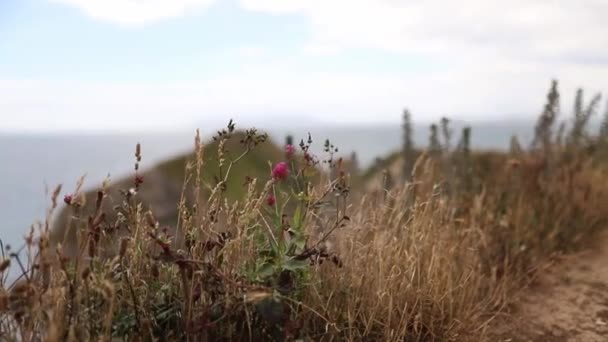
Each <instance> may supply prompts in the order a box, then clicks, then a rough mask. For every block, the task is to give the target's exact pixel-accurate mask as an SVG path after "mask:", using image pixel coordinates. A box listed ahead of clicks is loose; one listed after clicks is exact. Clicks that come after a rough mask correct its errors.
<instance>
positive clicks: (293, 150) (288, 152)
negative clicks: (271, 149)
mask: <svg viewBox="0 0 608 342" xmlns="http://www.w3.org/2000/svg"><path fill="white" fill-rule="evenodd" d="M295 153H296V148H295V147H294V146H293V145H292V144H287V145H286V146H285V155H286V156H287V159H290V158H291V157H293V155H294V154H295Z"/></svg>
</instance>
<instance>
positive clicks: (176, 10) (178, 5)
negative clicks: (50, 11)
mask: <svg viewBox="0 0 608 342" xmlns="http://www.w3.org/2000/svg"><path fill="white" fill-rule="evenodd" d="M51 2H55V3H59V4H64V5H68V6H72V7H75V8H78V9H79V10H81V11H83V12H84V13H85V14H86V15H88V16H90V17H92V18H95V19H99V20H103V21H108V22H112V23H116V24H119V25H123V26H142V25H145V24H147V23H150V22H155V21H159V20H163V19H169V18H174V17H179V16H183V15H186V14H187V13H188V12H189V11H191V10H195V9H206V8H208V7H209V6H211V5H212V4H213V3H215V0H51Z"/></svg>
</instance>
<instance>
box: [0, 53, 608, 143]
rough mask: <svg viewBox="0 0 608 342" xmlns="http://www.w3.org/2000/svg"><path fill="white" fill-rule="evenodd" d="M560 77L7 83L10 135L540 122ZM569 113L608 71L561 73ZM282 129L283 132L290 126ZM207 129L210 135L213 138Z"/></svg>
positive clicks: (604, 83)
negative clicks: (404, 117) (406, 114)
mask: <svg viewBox="0 0 608 342" xmlns="http://www.w3.org/2000/svg"><path fill="white" fill-rule="evenodd" d="M554 76H555V75H553V70H551V67H547V66H544V65H542V64H538V65H525V64H520V65H518V64H497V65H496V64H479V65H477V67H476V68H471V69H457V70H450V71H437V72H431V73H424V74H419V73H416V74H413V75H407V74H394V75H390V76H382V75H379V74H374V73H371V72H370V73H340V72H331V73H319V72H300V71H298V70H288V69H287V70H285V69H283V68H278V69H277V68H276V66H275V65H268V66H266V67H264V66H258V67H255V68H253V67H252V68H251V69H250V70H248V71H245V72H243V71H240V72H239V73H238V74H237V73H235V74H233V75H225V76H223V77H221V78H217V79H212V80H207V81H196V82H179V83H167V82H158V83H124V82H119V81H117V82H107V83H88V82H76V81H73V82H58V81H10V80H9V81H0V93H2V94H3V96H2V97H0V112H2V113H7V115H9V116H10V118H11V120H2V121H0V130H30V131H49V130H54V129H78V130H131V129H172V128H186V127H193V126H196V125H199V126H204V127H210V126H213V127H215V126H217V125H220V124H222V123H224V121H226V120H227V119H228V118H229V117H234V118H235V119H237V120H238V121H239V122H247V123H254V124H256V125H259V126H262V127H267V126H269V125H274V124H281V125H285V124H292V123H293V121H294V119H296V118H297V119H300V118H301V117H303V116H306V117H307V118H309V119H307V122H306V123H312V122H314V121H324V122H334V123H378V122H399V120H400V112H401V110H402V108H403V107H404V106H407V107H409V108H410V109H411V110H412V111H413V113H414V115H415V118H416V120H417V121H429V120H435V119H438V118H439V117H441V116H444V115H447V116H450V117H452V118H455V119H463V120H469V121H475V120H482V119H485V120H493V119H499V118H505V116H507V115H513V114H515V115H518V116H519V117H520V118H522V117H523V118H526V117H527V118H534V117H535V116H536V115H537V114H538V113H539V112H540V110H541V108H542V105H543V103H544V101H545V94H546V91H547V89H548V86H549V80H550V79H551V78H552V77H554ZM560 84H561V85H560V89H561V92H562V95H563V98H564V102H563V108H564V111H565V113H567V114H569V109H570V108H571V107H570V106H571V103H572V97H573V95H574V91H575V88H576V87H579V86H584V87H585V89H586V90H587V91H588V92H589V93H591V92H596V91H601V90H606V89H608V66H605V67H596V66H575V65H573V66H567V67H562V68H561V69H560ZM281 120H282V122H279V121H281ZM204 127H203V128H204Z"/></svg>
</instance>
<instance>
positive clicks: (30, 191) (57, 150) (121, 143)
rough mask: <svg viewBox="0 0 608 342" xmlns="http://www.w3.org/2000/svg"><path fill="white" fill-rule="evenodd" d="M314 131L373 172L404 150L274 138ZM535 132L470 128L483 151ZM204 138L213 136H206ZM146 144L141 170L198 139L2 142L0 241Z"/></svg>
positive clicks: (352, 133)
mask: <svg viewBox="0 0 608 342" xmlns="http://www.w3.org/2000/svg"><path fill="white" fill-rule="evenodd" d="M461 126H462V124H458V123H457V124H455V127H454V131H455V132H454V138H453V139H452V140H453V144H455V143H456V142H457V140H458V136H459V134H460V133H459V131H460V128H461ZM308 131H310V132H312V137H313V140H314V141H315V143H314V146H316V147H315V152H317V153H320V152H321V150H322V145H323V141H324V140H325V139H326V138H330V139H331V141H332V143H333V144H334V145H336V146H338V148H339V149H340V152H341V153H343V154H345V155H349V154H350V153H351V152H352V151H356V152H357V153H358V158H359V161H360V163H361V165H362V166H368V165H370V164H371V163H372V162H373V160H374V159H375V158H376V157H378V156H383V155H386V154H387V153H389V152H391V151H394V150H396V149H398V148H399V146H400V145H401V129H400V127H399V126H398V125H397V126H377V127H374V126H371V127H335V128H333V127H319V126H312V127H303V128H301V129H295V130H294V129H291V130H286V129H273V130H271V131H270V135H271V136H272V137H273V138H274V140H275V141H276V142H278V143H283V141H284V137H285V135H286V134H287V133H290V134H292V135H293V136H294V138H295V139H296V141H299V139H301V138H306V134H307V132H308ZM414 131H415V141H416V143H417V144H418V145H419V146H421V145H425V144H426V142H427V140H428V127H426V126H424V127H415V130H414ZM531 131H532V129H531V126H530V125H523V124H522V125H518V124H500V123H496V124H484V125H477V126H476V125H473V136H472V140H473V145H474V146H476V147H478V148H485V149H499V148H506V147H507V146H508V144H509V139H510V137H511V134H513V133H517V134H518V135H519V136H520V137H521V138H522V142H526V141H528V140H529V137H530V133H531ZM205 137H208V135H207V136H205ZM138 141H139V142H141V143H142V152H143V160H142V168H144V169H145V168H149V167H152V166H154V165H155V164H156V163H158V162H160V161H161V160H164V159H167V158H171V157H172V156H174V155H175V154H176V153H180V152H185V151H188V150H189V149H190V148H191V147H192V141H193V134H191V133H183V134H177V133H176V134H138V135H135V134H133V135H120V136H119V135H116V136H109V135H108V136H51V135H47V136H27V135H5V136H2V135H0V189H1V190H0V218H1V219H0V239H2V240H3V242H4V243H5V244H11V245H12V246H13V247H14V248H18V247H19V246H21V245H22V241H23V235H24V234H25V232H26V231H27V230H28V229H29V227H30V225H31V224H32V223H34V222H35V221H36V220H41V219H44V217H45V212H46V209H47V207H48V205H49V204H50V199H49V196H47V195H45V184H46V185H48V188H49V191H52V189H54V187H55V186H56V185H57V184H63V191H62V196H61V199H62V198H63V194H65V193H66V192H71V191H73V190H74V188H75V185H76V181H77V180H78V179H79V178H80V176H82V175H84V174H86V175H87V177H86V180H85V188H87V189H89V188H93V187H96V186H98V185H100V184H101V182H102V181H103V180H104V179H105V177H106V175H108V174H110V175H111V177H112V178H113V179H117V178H120V177H121V176H124V175H126V174H129V173H130V172H132V170H133V163H134V149H135V144H136V143H137V142H138Z"/></svg>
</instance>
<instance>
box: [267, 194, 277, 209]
mask: <svg viewBox="0 0 608 342" xmlns="http://www.w3.org/2000/svg"><path fill="white" fill-rule="evenodd" d="M266 203H267V204H268V205H269V206H271V207H272V206H273V205H274V204H275V203H277V199H276V198H275V197H274V195H273V194H269V195H268V197H266Z"/></svg>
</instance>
